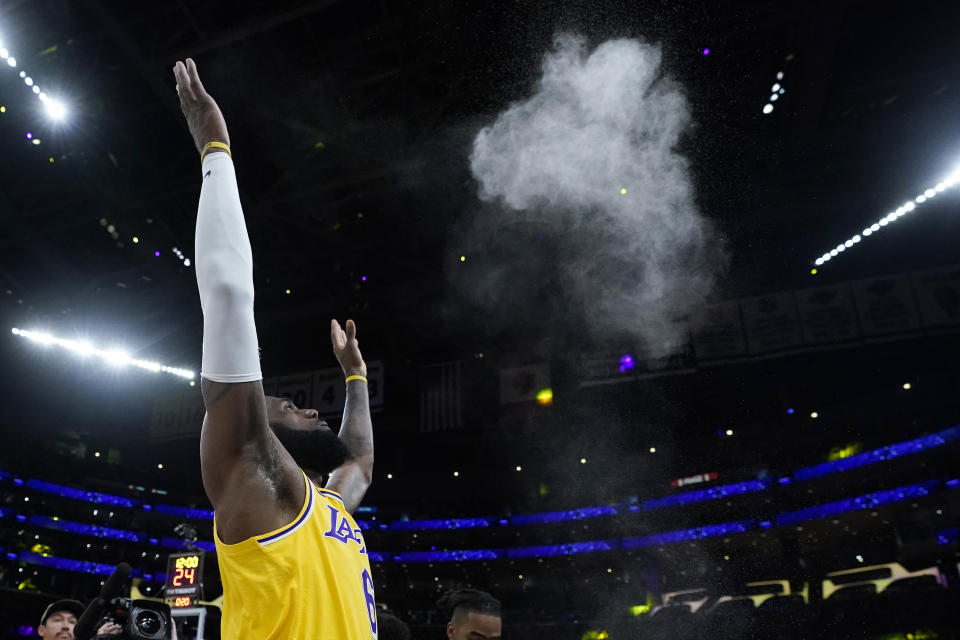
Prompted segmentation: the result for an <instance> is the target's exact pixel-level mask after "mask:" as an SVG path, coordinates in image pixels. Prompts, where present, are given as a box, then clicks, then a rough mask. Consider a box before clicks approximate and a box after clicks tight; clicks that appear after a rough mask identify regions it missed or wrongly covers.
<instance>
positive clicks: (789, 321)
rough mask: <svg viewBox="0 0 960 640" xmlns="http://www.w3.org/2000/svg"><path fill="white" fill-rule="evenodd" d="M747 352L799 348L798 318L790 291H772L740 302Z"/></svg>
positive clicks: (800, 341)
mask: <svg viewBox="0 0 960 640" xmlns="http://www.w3.org/2000/svg"><path fill="white" fill-rule="evenodd" d="M740 309H741V311H742V312H743V324H744V327H745V329H746V333H747V345H748V347H749V349H750V353H766V352H769V351H781V350H783V349H791V348H794V347H799V346H800V345H801V344H802V337H801V332H800V320H799V318H798V317H797V306H796V303H795V302H794V299H793V294H792V293H774V294H772V295H769V296H761V297H758V298H745V299H743V300H741V301H740Z"/></svg>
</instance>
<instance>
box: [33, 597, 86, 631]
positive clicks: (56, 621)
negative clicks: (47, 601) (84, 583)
mask: <svg viewBox="0 0 960 640" xmlns="http://www.w3.org/2000/svg"><path fill="white" fill-rule="evenodd" d="M81 613H83V605H82V604H80V603H79V602H77V601H76V600H58V601H56V602H54V603H53V604H51V605H50V606H49V607H47V609H46V611H44V612H43V616H42V617H41V618H40V626H39V627H37V633H38V634H39V635H40V637H41V638H43V640H73V628H74V627H75V626H76V625H77V618H79V617H80V614H81Z"/></svg>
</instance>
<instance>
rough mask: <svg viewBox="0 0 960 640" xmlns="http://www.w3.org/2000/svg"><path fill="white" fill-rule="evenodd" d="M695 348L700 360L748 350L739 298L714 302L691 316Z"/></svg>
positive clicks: (741, 353)
mask: <svg viewBox="0 0 960 640" xmlns="http://www.w3.org/2000/svg"><path fill="white" fill-rule="evenodd" d="M690 334H691V339H692V341H693V350H694V353H696V356H697V359H699V360H722V359H724V358H738V357H740V356H743V355H746V353H747V337H746V334H745V333H744V330H743V320H742V319H741V317H740V303H739V302H738V301H737V300H730V301H728V302H721V303H720V304H715V305H711V306H709V307H707V308H705V309H703V310H702V311H701V312H699V313H697V314H695V315H694V316H693V317H692V318H691V319H690Z"/></svg>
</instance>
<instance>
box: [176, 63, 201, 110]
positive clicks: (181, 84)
mask: <svg viewBox="0 0 960 640" xmlns="http://www.w3.org/2000/svg"><path fill="white" fill-rule="evenodd" d="M173 77H174V78H176V80H177V94H178V95H179V96H180V102H181V103H182V102H183V101H185V100H191V101H195V100H196V99H197V98H196V96H195V95H194V93H193V86H192V85H191V82H190V74H188V73H187V67H186V65H184V64H183V63H182V62H180V61H179V60H177V63H176V64H175V65H174V66H173Z"/></svg>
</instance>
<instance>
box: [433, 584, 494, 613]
mask: <svg viewBox="0 0 960 640" xmlns="http://www.w3.org/2000/svg"><path fill="white" fill-rule="evenodd" d="M437 608H438V609H440V612H441V613H442V614H443V615H444V616H446V617H448V618H450V619H451V620H453V619H454V618H456V617H458V616H461V615H465V614H467V613H471V612H473V613H481V614H484V615H488V616H496V617H497V618H499V617H500V601H499V600H497V599H496V598H494V597H493V596H492V595H490V594H489V593H487V592H486V591H480V590H479V589H469V588H461V589H453V590H452V591H447V592H446V593H445V594H443V596H442V597H441V598H440V599H439V600H437Z"/></svg>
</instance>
